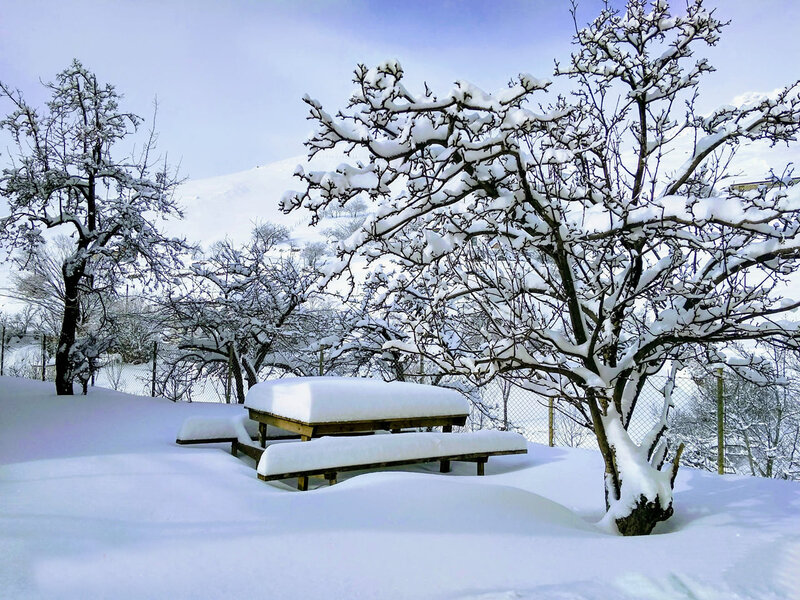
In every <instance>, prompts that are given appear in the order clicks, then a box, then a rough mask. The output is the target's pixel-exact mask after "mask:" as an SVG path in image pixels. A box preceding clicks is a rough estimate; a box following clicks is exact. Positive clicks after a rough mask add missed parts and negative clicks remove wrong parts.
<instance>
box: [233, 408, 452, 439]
mask: <svg viewBox="0 0 800 600" xmlns="http://www.w3.org/2000/svg"><path fill="white" fill-rule="evenodd" d="M247 410H248V412H249V416H250V418H251V419H252V420H254V421H258V422H259V423H265V424H268V425H272V426H274V427H279V428H281V429H285V430H286V431H291V432H294V433H299V434H300V435H308V436H310V437H320V436H323V435H331V434H336V433H354V432H358V431H382V430H385V431H391V430H392V429H410V428H416V427H442V428H444V430H446V431H452V429H453V426H457V427H463V426H464V425H465V424H466V422H467V415H444V416H439V417H404V418H400V419H369V420H364V421H328V422H323V423H307V422H304V421H298V420H296V419H289V418H286V417H282V416H280V415H276V414H274V413H270V412H264V411H260V410H255V409H252V408H248V409H247Z"/></svg>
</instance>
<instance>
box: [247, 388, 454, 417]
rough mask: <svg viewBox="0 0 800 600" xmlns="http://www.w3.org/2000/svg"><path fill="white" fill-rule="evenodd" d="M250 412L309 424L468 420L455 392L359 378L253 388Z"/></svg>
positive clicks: (250, 395)
mask: <svg viewBox="0 0 800 600" xmlns="http://www.w3.org/2000/svg"><path fill="white" fill-rule="evenodd" d="M244 405H245V408H248V409H252V410H254V411H259V412H265V413H270V414H274V415H279V416H281V417H284V418H287V419H292V420H295V421H300V422H303V423H331V422H351V421H374V420H391V419H404V418H413V417H420V416H427V417H444V416H453V415H468V414H469V402H468V401H467V399H466V398H465V397H464V396H462V395H461V394H459V393H458V392H456V391H455V390H451V389H447V388H442V387H437V386H432V385H422V384H419V383H408V382H402V381H391V382H386V381H381V380H378V379H365V378H359V377H291V378H286V379H276V380H273V381H264V382H262V383H258V384H256V385H254V386H253V387H251V388H250V389H249V390H248V392H247V397H246V399H245V403H244Z"/></svg>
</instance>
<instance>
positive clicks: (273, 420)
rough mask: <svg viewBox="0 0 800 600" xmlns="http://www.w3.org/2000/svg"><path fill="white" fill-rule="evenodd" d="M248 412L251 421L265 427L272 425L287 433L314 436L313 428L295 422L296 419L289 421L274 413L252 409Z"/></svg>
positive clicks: (306, 424)
mask: <svg viewBox="0 0 800 600" xmlns="http://www.w3.org/2000/svg"><path fill="white" fill-rule="evenodd" d="M247 412H248V416H249V417H250V419H252V420H253V421H258V422H259V423H262V424H264V425H272V426H273V427H278V428H279V429H285V430H286V431H291V432H292V433H297V434H300V435H312V434H313V432H314V428H313V426H311V425H309V424H308V423H303V422H301V421H295V420H294V419H287V418H285V417H281V416H279V415H275V414H273V413H268V412H262V411H260V410H254V409H252V408H248V409H247Z"/></svg>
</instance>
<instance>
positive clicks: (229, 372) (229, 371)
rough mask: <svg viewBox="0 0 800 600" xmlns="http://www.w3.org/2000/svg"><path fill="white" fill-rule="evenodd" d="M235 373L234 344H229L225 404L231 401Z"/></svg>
mask: <svg viewBox="0 0 800 600" xmlns="http://www.w3.org/2000/svg"><path fill="white" fill-rule="evenodd" d="M232 375H233V344H228V369H227V372H226V373H225V404H230V403H231V378H232Z"/></svg>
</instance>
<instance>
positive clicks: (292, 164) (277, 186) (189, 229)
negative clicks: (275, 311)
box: [169, 156, 341, 246]
mask: <svg viewBox="0 0 800 600" xmlns="http://www.w3.org/2000/svg"><path fill="white" fill-rule="evenodd" d="M306 162H307V161H306V159H305V157H303V156H296V157H292V158H287V159H285V160H281V161H278V162H274V163H270V164H268V165H263V166H259V167H256V168H255V169H251V170H249V171H242V172H239V173H232V174H230V175H223V176H220V177H213V178H210V179H198V180H193V181H192V180H190V181H187V182H185V183H184V184H183V185H181V186H180V187H179V188H178V191H177V192H176V194H177V196H178V198H179V199H180V201H181V204H182V205H183V206H184V210H185V218H184V219H183V221H178V222H174V223H170V224H169V231H170V232H171V233H173V234H180V235H185V236H187V237H188V238H189V239H191V240H196V241H200V242H202V244H203V245H204V246H207V245H208V244H209V243H211V242H214V241H217V240H220V239H223V238H225V237H228V238H230V239H231V240H233V241H236V242H242V241H244V240H246V239H247V237H248V236H249V235H250V231H251V230H252V229H253V225H254V224H256V223H263V222H265V221H270V222H272V223H277V224H280V225H285V226H286V227H288V228H289V229H291V230H292V231H293V235H292V238H293V241H294V243H295V244H296V245H298V246H302V245H304V244H305V243H306V242H308V241H318V240H321V239H322V234H321V231H322V230H323V229H324V228H325V227H326V226H327V225H326V224H325V223H321V224H320V225H319V226H318V227H316V228H311V227H309V214H308V213H307V212H305V211H298V212H294V213H292V214H289V215H285V214H283V213H282V212H281V211H280V210H279V209H278V204H279V202H280V200H281V196H282V195H283V193H284V192H285V191H287V190H291V189H300V188H301V186H302V182H301V181H300V180H298V179H297V178H295V177H293V176H292V173H294V170H295V168H296V167H297V165H298V164H301V163H303V164H305V163H306ZM339 162H341V160H340V159H339V157H326V158H325V159H320V160H317V161H315V162H314V168H316V169H320V170H322V169H335V168H336V166H337V165H338V164H339Z"/></svg>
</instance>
